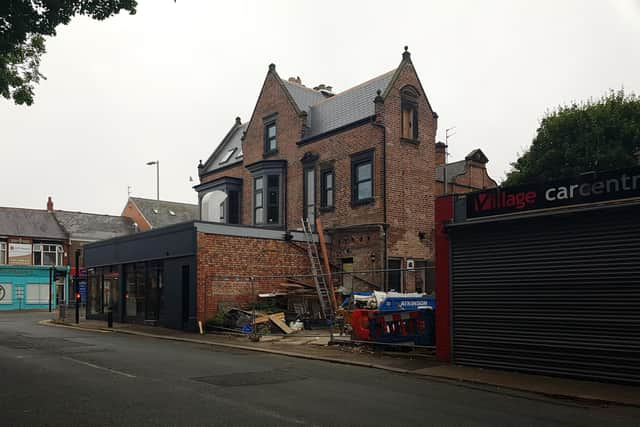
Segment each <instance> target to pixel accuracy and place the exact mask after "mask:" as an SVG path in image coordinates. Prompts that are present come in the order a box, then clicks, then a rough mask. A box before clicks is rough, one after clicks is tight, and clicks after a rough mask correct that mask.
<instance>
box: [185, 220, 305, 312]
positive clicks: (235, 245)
mask: <svg viewBox="0 0 640 427" xmlns="http://www.w3.org/2000/svg"><path fill="white" fill-rule="evenodd" d="M197 239H198V260H197V263H198V266H197V270H198V282H197V290H196V295H197V316H198V320H201V321H205V320H207V319H210V318H211V317H213V316H214V315H215V314H216V313H217V311H218V309H219V307H220V305H221V304H227V305H232V306H236V307H237V306H240V307H242V306H246V305H247V304H248V303H250V302H251V301H253V296H252V294H251V282H250V281H249V280H248V276H267V275H295V274H302V275H306V274H310V264H309V258H308V256H307V251H306V247H305V246H303V245H302V244H300V243H297V242H287V241H284V240H275V239H258V238H247V237H235V236H225V235H219V234H207V233H200V232H199V233H198V235H197ZM221 275H236V276H246V277H247V278H238V279H224V278H221V277H215V276H221ZM303 281H304V280H303ZM285 282H286V280H285V279H261V278H258V279H256V283H255V291H256V293H264V292H272V291H273V290H274V289H275V288H276V286H277V285H278V284H280V283H285Z"/></svg>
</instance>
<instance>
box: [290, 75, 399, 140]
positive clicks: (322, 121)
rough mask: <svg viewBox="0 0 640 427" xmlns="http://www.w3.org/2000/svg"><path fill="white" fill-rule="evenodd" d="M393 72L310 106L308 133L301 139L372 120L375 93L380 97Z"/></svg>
mask: <svg viewBox="0 0 640 427" xmlns="http://www.w3.org/2000/svg"><path fill="white" fill-rule="evenodd" d="M395 71H396V70H392V71H389V72H388V73H385V74H383V75H381V76H378V77H376V78H374V79H371V80H369V81H367V82H364V83H362V84H359V85H358V86H355V87H352V88H351V89H347V90H345V91H344V92H341V93H338V94H336V95H334V96H332V97H331V98H325V99H324V100H322V101H320V102H318V103H317V104H314V105H312V106H311V108H310V110H309V116H308V119H307V120H308V122H307V123H308V125H309V127H310V130H309V132H308V133H307V135H305V138H311V137H314V136H318V135H320V134H323V133H326V132H329V131H331V130H335V129H338V128H340V127H342V126H346V125H348V124H350V123H354V122H357V121H358V120H361V119H364V118H366V117H370V116H373V115H374V113H375V105H374V103H373V100H374V98H375V97H376V95H377V91H378V90H380V91H381V93H382V92H384V91H385V89H386V88H387V85H388V84H389V83H390V82H391V79H392V78H393V75H394V73H395ZM294 99H295V97H294Z"/></svg>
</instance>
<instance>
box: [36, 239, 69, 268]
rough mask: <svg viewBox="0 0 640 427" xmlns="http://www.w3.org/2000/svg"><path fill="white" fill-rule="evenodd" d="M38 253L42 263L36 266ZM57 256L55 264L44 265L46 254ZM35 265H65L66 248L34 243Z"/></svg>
mask: <svg viewBox="0 0 640 427" xmlns="http://www.w3.org/2000/svg"><path fill="white" fill-rule="evenodd" d="M45 249H46V250H45ZM36 253H39V254H40V263H39V264H36ZM45 253H47V254H51V253H53V254H55V263H54V264H44V254H45ZM32 256H33V265H53V266H59V265H62V264H63V259H64V248H63V247H62V245H58V244H55V243H34V244H33V255H32Z"/></svg>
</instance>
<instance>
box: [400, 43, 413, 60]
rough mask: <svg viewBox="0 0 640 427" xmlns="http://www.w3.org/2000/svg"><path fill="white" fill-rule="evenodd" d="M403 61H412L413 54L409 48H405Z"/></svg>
mask: <svg viewBox="0 0 640 427" xmlns="http://www.w3.org/2000/svg"><path fill="white" fill-rule="evenodd" d="M402 60H403V61H411V53H410V52H409V46H405V47H404V52H402Z"/></svg>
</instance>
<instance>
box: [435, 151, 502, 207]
mask: <svg viewBox="0 0 640 427" xmlns="http://www.w3.org/2000/svg"><path fill="white" fill-rule="evenodd" d="M446 158H447V145H446V144H445V143H444V142H438V143H436V187H435V189H436V196H441V195H443V194H463V193H469V192H471V191H480V190H486V189H488V188H494V187H497V186H498V183H497V182H496V181H495V180H494V179H493V178H491V177H490V176H489V174H488V173H487V163H488V162H489V159H488V158H487V156H485V154H484V153H483V152H482V150H480V149H479V148H476V149H475V150H473V151H471V152H470V153H469V154H467V155H466V156H465V158H464V160H459V161H457V162H451V163H446Z"/></svg>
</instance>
